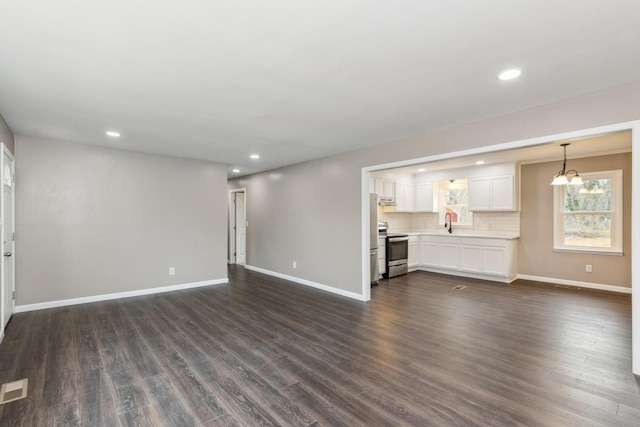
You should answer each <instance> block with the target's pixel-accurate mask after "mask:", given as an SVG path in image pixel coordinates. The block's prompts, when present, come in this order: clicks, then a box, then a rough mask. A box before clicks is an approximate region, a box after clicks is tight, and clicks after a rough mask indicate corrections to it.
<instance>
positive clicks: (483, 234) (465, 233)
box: [393, 227, 520, 240]
mask: <svg viewBox="0 0 640 427" xmlns="http://www.w3.org/2000/svg"><path fill="white" fill-rule="evenodd" d="M393 232H394V233H404V234H408V235H409V236H451V237H477V238H482V239H505V240H512V239H519V238H520V233H518V232H517V231H493V230H470V229H463V228H461V229H458V230H456V228H455V227H454V228H453V232H452V233H451V234H449V232H448V231H447V230H446V229H445V228H444V227H443V228H442V230H424V231H396V230H393Z"/></svg>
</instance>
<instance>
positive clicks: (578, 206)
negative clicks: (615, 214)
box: [564, 179, 611, 212]
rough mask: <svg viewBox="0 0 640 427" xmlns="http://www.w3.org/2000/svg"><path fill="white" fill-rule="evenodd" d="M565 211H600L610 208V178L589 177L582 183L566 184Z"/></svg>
mask: <svg viewBox="0 0 640 427" xmlns="http://www.w3.org/2000/svg"><path fill="white" fill-rule="evenodd" d="M564 188H565V198H564V210H565V212H576V211H583V212H602V211H610V210H611V180H610V179H589V180H584V184H583V185H578V186H576V185H567V186H566V187H564Z"/></svg>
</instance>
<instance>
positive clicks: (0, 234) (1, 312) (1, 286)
mask: <svg viewBox="0 0 640 427" xmlns="http://www.w3.org/2000/svg"><path fill="white" fill-rule="evenodd" d="M0 147H1V150H0V156H2V160H1V161H0V178H1V184H0V191H2V193H0V216H2V217H3V218H2V220H1V221H0V241H7V240H8V239H9V237H7V231H9V232H10V233H13V232H15V230H16V226H15V224H16V208H15V206H16V184H15V171H16V168H15V157H14V156H13V153H11V151H9V149H8V148H7V146H6V145H5V144H4V143H1V144H0ZM5 156H6V157H7V158H8V159H9V162H10V164H11V177H10V179H11V181H12V182H11V196H10V197H11V209H12V213H11V216H12V224H11V225H12V229H11V230H7V229H6V227H5V226H4V222H5V220H4V208H5V203H6V200H5V195H4V167H5ZM4 250H5V249H4V245H3V247H2V252H4ZM11 253H12V254H13V256H11V258H10V259H9V260H8V262H9V263H10V264H11V269H12V270H13V274H12V280H11V282H12V283H6V277H5V276H6V274H5V271H4V266H5V262H6V261H5V259H4V257H3V256H0V262H2V263H3V264H2V268H0V319H1V320H0V332H2V334H4V328H5V326H6V325H5V323H4V319H5V317H6V316H7V313H5V305H7V303H8V302H10V305H11V308H10V311H11V313H10V314H9V318H11V316H12V315H13V314H14V313H15V312H16V306H15V298H14V297H13V295H15V294H14V293H15V290H16V279H15V278H16V264H15V262H16V246H15V241H14V240H13V235H12V236H11ZM5 288H10V289H9V294H10V295H11V301H5V295H6V294H7V289H5ZM0 341H1V340H0Z"/></svg>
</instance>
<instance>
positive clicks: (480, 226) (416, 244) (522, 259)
mask: <svg viewBox="0 0 640 427" xmlns="http://www.w3.org/2000/svg"><path fill="white" fill-rule="evenodd" d="M563 157H564V158H563ZM565 168H566V173H567V174H569V178H572V176H573V175H578V171H579V175H582V176H583V177H585V181H584V185H583V184H582V180H580V185H575V186H574V185H573V184H571V185H567V184H568V183H564V184H562V185H556V184H555V181H556V178H558V175H564V172H565ZM559 170H560V171H559ZM560 172H563V173H560ZM614 172H615V173H618V174H619V178H617V181H619V188H618V189H617V190H611V192H610V193H607V194H608V196H607V197H605V198H604V199H603V198H602V196H598V195H597V194H595V193H597V192H594V191H592V190H590V189H589V188H588V187H589V185H590V184H597V183H602V182H610V183H612V182H615V181H616V179H613V180H612V181H609V180H608V179H605V180H604V181H600V179H601V178H603V177H604V176H608V174H611V173H614ZM594 175H595V176H597V177H598V178H593V177H594ZM631 176H632V164H631V134H630V132H613V133H608V134H600V135H594V136H590V137H585V138H580V139H572V140H568V141H555V142H552V143H546V144H541V145H539V146H532V147H527V148H520V149H513V150H505V151H497V152H494V153H485V154H483V155H482V156H480V155H478V156H472V155H469V156H466V157H459V158H452V159H446V160H440V161H434V162H427V163H418V162H416V163H415V164H413V165H408V166H406V165H401V166H398V167H394V168H387V169H381V170H376V171H372V172H370V173H369V183H368V190H369V193H370V194H371V196H370V197H371V199H370V200H371V201H370V208H371V209H370V210H371V216H370V224H371V225H372V227H371V230H370V231H371V233H370V241H371V253H373V252H374V251H375V253H376V259H377V262H375V263H374V262H371V267H375V268H377V270H378V271H373V270H375V268H372V269H371V275H370V277H371V279H372V280H371V283H372V284H375V282H376V279H377V280H381V279H382V280H385V279H389V278H393V277H394V276H395V275H397V274H406V273H411V272H413V271H416V270H420V271H429V272H436V273H443V274H449V275H455V276H461V277H469V278H477V279H483V280H489V281H494V282H502V283H511V282H513V281H514V280H516V279H518V278H520V279H526V280H533V281H538V282H547V283H552V284H556V285H562V286H573V287H580V288H592V289H599V290H605V291H612V292H622V293H628V292H629V291H630V289H631V240H630V239H629V238H628V236H630V231H629V230H630V229H631V205H632V203H631V200H632V188H631ZM589 177H591V178H589ZM552 181H553V182H554V185H552ZM567 188H569V189H570V188H574V189H575V190H574V193H575V194H576V196H575V197H576V199H575V200H574V201H577V200H581V201H582V202H580V203H583V204H584V206H587V207H588V206H595V205H593V203H595V201H596V200H601V201H602V200H608V201H609V202H606V203H605V204H606V205H607V207H606V208H604V211H598V210H597V209H595V208H593V209H595V210H594V211H593V212H591V211H589V212H584V211H581V208H571V209H575V210H576V212H575V213H566V214H565V213H564V212H565V210H564V209H568V208H563V207H562V206H565V205H564V204H563V203H564V202H560V201H559V200H564V199H562V197H565V196H561V194H567V193H566V192H565V190H564V189H567ZM567 191H568V190H567ZM374 195H375V196H374ZM559 197H561V198H560V199H559ZM587 209H592V208H587ZM563 215H567V216H566V217H565V216H563ZM572 215H573V216H572ZM561 218H562V219H561ZM589 218H592V219H596V218H600V219H601V220H602V221H604V222H602V223H601V224H603V225H605V228H604V229H603V230H609V231H605V232H604V233H605V234H603V236H601V237H606V238H605V239H604V240H602V241H600V239H599V238H595V237H593V236H592V234H593V233H596V234H598V233H599V232H600V230H599V229H595V230H594V229H592V228H589V227H591V226H589V227H588V231H585V229H583V228H580V227H584V226H585V225H586V224H591V222H589V221H590V219H589ZM564 221H569V222H566V223H565V222H564ZM571 221H574V222H573V223H572V222H571ZM565 226H566V227H568V228H566V230H567V231H566V234H562V233H564V231H563V230H565V228H564V227H565ZM576 226H578V228H575V227H576ZM572 227H574V228H572ZM607 227H608V228H607ZM614 232H615V233H617V235H618V236H619V237H618V238H617V243H616V237H615V236H614ZM606 233H611V234H606ZM389 236H394V238H395V239H398V237H399V236H400V240H404V241H405V243H403V245H405V246H406V249H398V248H397V247H398V246H400V244H399V243H396V242H392V247H391V249H393V250H394V252H396V253H395V254H392V255H391V256H390V253H389V249H390V248H389V243H390V238H389ZM588 236H592V237H588ZM587 237H588V238H587ZM575 238H578V239H587V240H588V241H589V243H585V242H586V240H585V241H582V240H581V241H580V242H579V243H576V242H572V241H571V239H575ZM562 239H566V240H567V245H564V246H563V245H562V242H563V240H562ZM559 243H560V244H559ZM572 245H575V246H572ZM580 245H582V246H580ZM589 245H594V246H592V247H589ZM398 256H401V257H402V258H403V259H401V260H398V259H397V257H398ZM390 262H391V264H390ZM374 264H375V265H374ZM382 283H392V281H390V282H382Z"/></svg>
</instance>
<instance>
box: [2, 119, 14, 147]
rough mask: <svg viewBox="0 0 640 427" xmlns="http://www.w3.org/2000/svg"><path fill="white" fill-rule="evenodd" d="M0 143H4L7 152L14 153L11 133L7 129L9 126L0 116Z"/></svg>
mask: <svg viewBox="0 0 640 427" xmlns="http://www.w3.org/2000/svg"><path fill="white" fill-rule="evenodd" d="M0 142H4V145H6V146H7V148H8V149H9V151H11V152H12V153H15V151H14V140H13V132H11V129H9V125H8V124H7V122H6V121H5V120H4V117H2V114H0Z"/></svg>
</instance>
